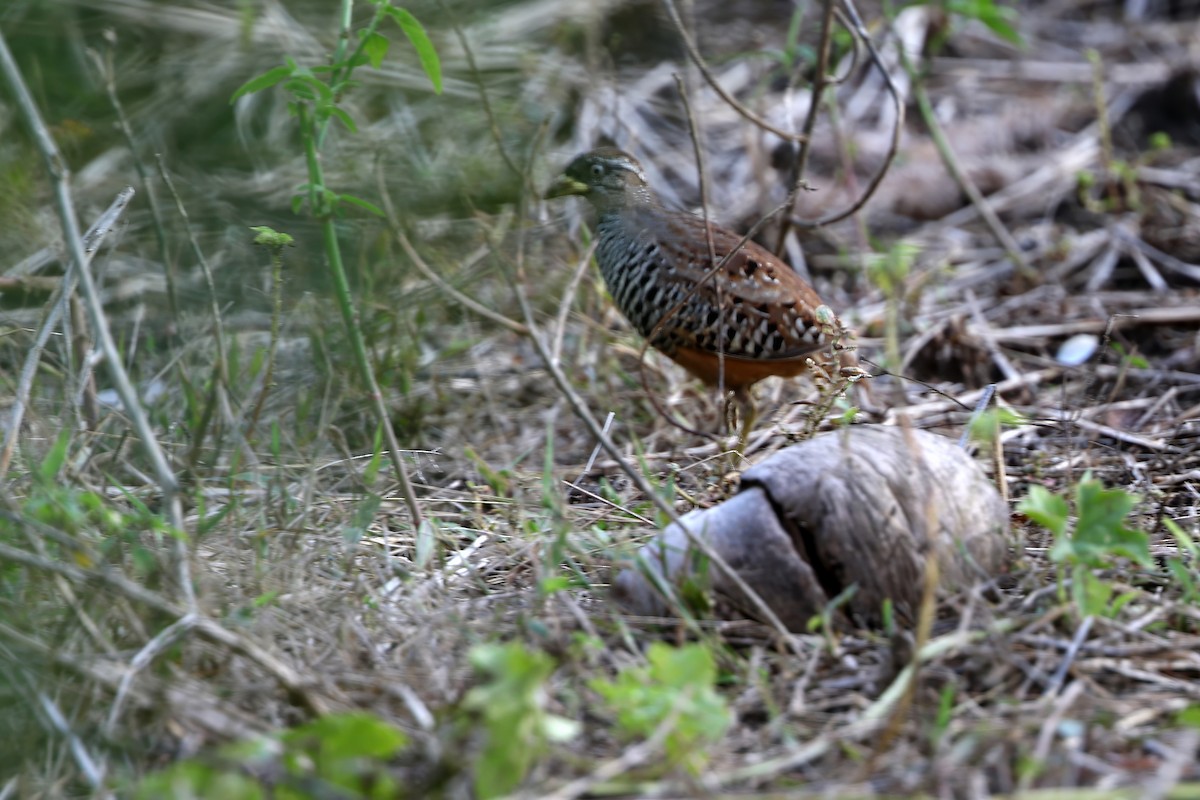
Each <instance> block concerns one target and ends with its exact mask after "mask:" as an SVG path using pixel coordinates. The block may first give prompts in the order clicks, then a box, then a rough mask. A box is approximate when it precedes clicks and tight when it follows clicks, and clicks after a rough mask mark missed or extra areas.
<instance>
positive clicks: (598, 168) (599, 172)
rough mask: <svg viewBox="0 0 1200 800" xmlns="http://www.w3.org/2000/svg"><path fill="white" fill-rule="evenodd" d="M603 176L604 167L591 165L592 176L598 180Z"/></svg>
mask: <svg viewBox="0 0 1200 800" xmlns="http://www.w3.org/2000/svg"><path fill="white" fill-rule="evenodd" d="M603 174H604V165H603V164H592V175H594V176H596V177H597V178H599V177H600V176H601V175H603Z"/></svg>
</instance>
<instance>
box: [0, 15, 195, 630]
mask: <svg viewBox="0 0 1200 800" xmlns="http://www.w3.org/2000/svg"><path fill="white" fill-rule="evenodd" d="M0 73H2V74H3V75H4V76H5V78H6V79H7V80H8V83H9V85H10V87H11V88H12V93H13V95H14V96H15V97H16V100H17V108H18V113H19V114H20V116H21V117H23V118H24V120H25V123H26V124H27V125H28V126H29V128H30V130H31V132H32V133H33V139H34V142H35V143H36V146H37V148H38V150H39V151H40V152H41V153H42V156H43V158H44V159H45V161H46V169H47V171H48V172H49V173H50V176H51V179H52V183H53V185H54V197H55V204H56V206H57V209H58V216H59V221H60V223H61V224H62V231H63V240H64V242H65V243H66V247H67V252H68V253H69V254H70V261H71V273H72V275H74V276H75V277H77V278H78V280H79V286H80V288H81V289H82V291H83V296H84V300H85V301H86V304H87V310H88V316H89V318H90V321H91V324H92V328H93V331H94V334H95V336H96V343H97V346H98V347H99V348H100V350H101V352H103V353H104V360H105V365H106V367H107V368H108V372H109V376H110V378H111V379H112V382H113V385H114V388H115V389H116V391H117V396H118V397H120V398H121V402H122V403H123V404H124V406H125V413H126V414H128V415H129V418H130V422H131V423H132V424H133V428H134V430H135V431H136V432H137V434H138V437H139V438H140V440H141V446H142V449H143V450H144V452H145V454H146V458H147V459H148V460H149V461H150V463H151V465H152V467H153V469H154V472H155V478H156V482H157V484H158V487H159V491H160V492H161V494H162V505H163V508H164V509H165V510H166V517H167V522H168V523H169V524H170V525H171V526H172V527H174V528H176V529H177V530H179V531H181V532H182V531H183V508H182V506H181V505H180V502H179V485H178V483H177V482H176V480H175V474H174V473H173V472H172V471H171V467H170V464H169V463H168V461H167V457H166V455H165V454H164V453H163V450H162V448H161V447H159V444H158V440H157V439H156V438H155V435H154V430H153V428H151V427H150V420H149V419H148V418H147V417H146V412H145V410H144V409H143V408H142V405H141V401H140V400H139V398H138V394H137V390H136V389H135V388H134V386H133V382H132V381H131V380H130V379H129V374H128V373H127V372H126V371H125V368H124V366H123V365H122V364H121V355H120V351H119V350H118V349H117V344H116V342H115V341H114V340H113V336H112V331H111V330H109V327H108V321H107V319H105V316H104V307H103V305H102V304H101V302H100V293H99V291H98V290H97V288H96V284H95V281H93V280H92V275H91V273H90V272H89V271H88V261H87V254H86V253H85V251H84V246H83V240H82V239H81V238H80V236H79V224H78V221H77V220H76V217H75V207H74V204H73V202H72V199H71V189H70V179H71V174H70V170H69V169H68V168H67V164H66V161H65V160H64V159H63V157H62V155H61V153H59V151H58V146H57V145H56V144H55V143H54V139H53V137H52V136H51V135H50V131H49V130H48V129H47V128H46V125H45V123H44V122H43V121H42V119H41V115H40V114H39V113H38V109H37V105H36V104H35V103H34V101H33V97H32V96H31V95H30V94H29V90H28V88H27V87H26V86H25V81H24V80H23V78H22V77H21V73H20V70H19V69H18V68H17V64H16V62H15V61H14V60H13V57H12V53H11V52H10V51H9V49H8V43H7V42H6V41H5V40H4V36H3V34H0ZM171 541H172V543H173V545H172V546H173V555H174V561H175V572H176V574H175V578H176V581H177V583H178V584H179V586H178V590H179V592H180V595H181V596H182V597H183V599H184V603H185V605H186V606H187V609H188V610H189V611H194V610H195V608H196V593H195V589H194V588H193V586H192V577H191V568H190V565H189V564H188V548H187V542H186V541H185V540H184V538H183V537H171Z"/></svg>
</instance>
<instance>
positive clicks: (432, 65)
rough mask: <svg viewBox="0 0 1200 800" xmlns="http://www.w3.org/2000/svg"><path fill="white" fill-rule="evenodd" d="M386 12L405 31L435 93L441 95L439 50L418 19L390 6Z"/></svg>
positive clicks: (401, 9)
mask: <svg viewBox="0 0 1200 800" xmlns="http://www.w3.org/2000/svg"><path fill="white" fill-rule="evenodd" d="M386 11H387V13H388V15H389V16H390V17H391V18H392V19H394V20H395V21H396V24H397V25H399V26H400V30H402V31H404V35H405V36H407V37H408V41H410V42H412V46H413V49H415V50H416V51H417V58H419V59H420V60H421V68H422V69H424V70H425V74H426V75H428V76H429V82H430V83H432V84H433V91H434V92H435V93H437V94H441V93H442V63H441V61H440V60H439V59H438V54H437V49H436V48H434V46H433V42H432V41H430V39H429V35H428V34H427V33H425V28H424V27H422V26H421V23H420V22H418V21H417V18H416V17H414V16H413V15H412V14H411V13H410V12H408V11H406V10H405V9H403V8H396V7H394V6H389V7H388V8H387V9H386Z"/></svg>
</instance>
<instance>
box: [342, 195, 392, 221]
mask: <svg viewBox="0 0 1200 800" xmlns="http://www.w3.org/2000/svg"><path fill="white" fill-rule="evenodd" d="M337 202H338V203H346V204H348V205H352V206H357V207H358V208H361V209H362V210H363V211H367V212H369V213H371V214H374V215H375V216H377V217H382V216H384V213H383V209H382V208H380V207H379V206H377V205H375V204H374V203H370V202H367V201H366V200H363V199H362V198H361V197H355V196H354V195H352V194H339V195H338V196H337Z"/></svg>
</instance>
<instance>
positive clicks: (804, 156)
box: [775, 0, 835, 257]
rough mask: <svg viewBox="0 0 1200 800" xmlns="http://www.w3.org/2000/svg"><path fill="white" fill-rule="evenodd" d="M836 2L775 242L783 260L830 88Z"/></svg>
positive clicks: (828, 4) (829, 10)
mask: <svg viewBox="0 0 1200 800" xmlns="http://www.w3.org/2000/svg"><path fill="white" fill-rule="evenodd" d="M834 2H835V0H825V13H824V14H822V15H821V35H820V36H819V37H818V38H817V64H816V68H815V69H814V71H813V72H814V74H815V75H816V78H815V79H814V80H813V84H812V89H811V91H810V99H809V103H808V113H807V114H806V115H805V116H804V128H803V131H802V132H803V134H804V139H803V141H801V142H800V152H799V153H797V154H796V161H795V162H794V164H793V166H792V172H793V175H792V188H791V191H789V192H788V196H787V214H786V215H785V216H784V218H783V222H782V223H781V224H780V225H779V236H778V237H777V238H776V239H775V253H776V254H777V255H779V256H781V257H782V255H783V245H784V241H785V240H786V239H787V235H788V232H789V231H790V230H791V227H792V222H791V215H792V212H794V211H795V210H796V201H797V200H799V199H800V192H802V191H804V189H805V188H806V185H807V184H805V182H804V170H805V168H807V167H808V156H809V154H810V153H811V152H812V132H813V129H814V128H816V126H817V115H818V114H819V113H820V111H821V102H822V99H823V98H824V97H825V87H826V86H828V85H829V80H828V77H827V73H828V72H829V43H830V40H831V39H832V38H833V4H834Z"/></svg>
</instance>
